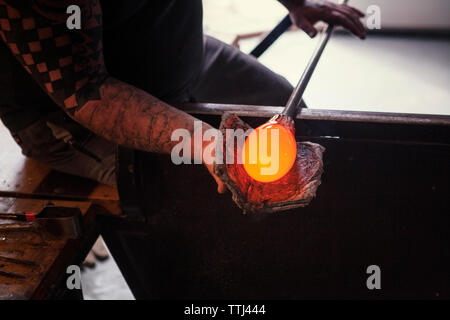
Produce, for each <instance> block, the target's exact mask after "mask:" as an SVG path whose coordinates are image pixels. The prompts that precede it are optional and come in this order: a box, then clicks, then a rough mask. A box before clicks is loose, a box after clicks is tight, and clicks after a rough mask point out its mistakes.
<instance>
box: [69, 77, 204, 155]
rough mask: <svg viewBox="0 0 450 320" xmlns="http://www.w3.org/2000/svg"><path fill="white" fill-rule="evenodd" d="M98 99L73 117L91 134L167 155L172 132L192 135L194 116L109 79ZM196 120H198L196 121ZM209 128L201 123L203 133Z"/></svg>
mask: <svg viewBox="0 0 450 320" xmlns="http://www.w3.org/2000/svg"><path fill="white" fill-rule="evenodd" d="M100 97H101V99H100V100H93V101H90V102H88V103H86V105H85V106H83V108H81V109H79V110H78V111H76V112H75V114H74V117H75V119H77V120H78V121H80V122H81V123H84V124H85V125H86V126H87V127H88V128H89V129H91V130H92V131H94V132H95V133H97V134H99V135H101V136H103V137H105V138H107V139H109V140H111V141H114V142H116V143H118V144H120V145H124V146H128V147H130V148H135V149H141V150H146V151H151V152H161V153H170V152H171V150H172V147H173V146H174V145H175V144H177V143H178V142H177V141H175V142H174V141H171V134H172V132H173V130H175V129H178V128H185V129H187V130H188V131H190V132H191V133H193V132H194V121H195V120H197V119H195V118H194V117H192V116H190V115H188V114H186V113H184V112H182V111H180V110H177V109H175V108H173V107H171V106H169V105H167V104H165V103H163V102H161V101H160V100H158V99H156V98H154V97H152V96H151V95H149V94H147V93H146V92H144V91H142V90H139V89H137V88H135V87H133V86H130V85H128V84H126V83H123V82H121V81H118V80H116V79H113V78H109V79H107V80H106V81H105V82H104V83H103V84H102V86H101V87H100ZM197 121H198V120H197ZM208 128H211V127H210V126H209V125H207V124H205V123H204V124H203V130H206V129H208Z"/></svg>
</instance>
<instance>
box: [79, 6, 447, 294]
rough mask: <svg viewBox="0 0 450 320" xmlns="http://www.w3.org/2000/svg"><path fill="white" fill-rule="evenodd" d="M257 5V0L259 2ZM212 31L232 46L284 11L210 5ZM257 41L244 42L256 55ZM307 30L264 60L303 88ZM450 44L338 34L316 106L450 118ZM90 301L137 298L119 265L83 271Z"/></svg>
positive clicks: (311, 100)
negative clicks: (300, 82) (238, 37)
mask: <svg viewBox="0 0 450 320" xmlns="http://www.w3.org/2000/svg"><path fill="white" fill-rule="evenodd" d="M252 1H254V0H252ZM204 3H205V30H206V31H207V32H208V33H210V34H212V35H214V36H216V37H218V38H219V39H222V40H224V41H226V42H230V41H231V40H232V39H233V38H234V36H235V35H236V34H238V33H247V32H253V31H257V30H268V29H270V28H271V27H272V26H273V25H274V24H275V23H276V22H277V21H278V20H279V19H280V18H281V17H283V16H284V14H285V13H284V11H283V9H282V8H281V7H280V6H278V5H273V6H272V5H271V6H270V7H267V6H268V5H267V1H266V0H264V1H263V2H261V3H260V5H261V6H263V7H264V8H266V10H261V12H263V13H264V14H262V15H259V16H257V17H256V16H255V15H254V14H253V15H251V14H249V13H248V12H249V11H248V10H247V9H248V8H247V6H248V4H247V5H246V4H245V3H244V2H242V1H241V2H237V1H235V0H226V1H225V0H221V1H218V0H208V1H205V2H204ZM257 42H258V40H257V39H253V40H246V41H243V42H241V50H243V51H244V52H249V51H250V50H251V49H252V48H253V47H254V45H255V44H256V43H257ZM316 43H317V42H316V40H311V39H309V38H308V37H307V36H306V35H304V34H303V33H302V32H290V33H288V34H285V35H283V36H282V37H281V38H280V39H279V40H278V41H277V42H276V44H275V45H274V46H272V47H271V48H270V49H269V50H268V51H267V52H266V53H265V54H264V55H263V56H262V57H261V58H260V61H261V62H262V63H264V64H265V65H267V66H268V67H270V68H271V69H272V70H274V71H276V72H278V73H280V74H282V75H283V76H285V77H286V78H287V79H288V80H289V81H290V82H291V83H292V84H293V85H295V84H296V83H297V81H298V79H299V77H300V75H301V73H302V71H303V69H304V68H305V66H306V64H307V61H308V59H309V57H310V55H311V53H312V50H313V48H314V46H315V44H316ZM449 84H450V39H440V40H433V39H417V38H395V37H381V36H374V37H369V38H368V39H367V40H365V41H360V40H358V39H356V38H353V37H351V36H348V35H344V34H336V35H335V36H334V37H333V39H332V40H331V41H330V43H329V45H328V47H327V48H326V51H325V53H324V55H323V57H322V59H321V61H320V64H319V66H318V68H317V70H316V72H315V73H314V76H313V78H312V80H311V82H310V85H309V86H308V89H307V91H306V93H305V100H306V102H307V103H308V105H309V107H310V108H321V109H341V110H361V111H364V110H365V111H384V112H406V113H426V114H445V115H450V90H449ZM82 276H83V289H84V294H85V298H86V299H132V298H133V296H132V294H131V292H130V291H129V289H128V287H127V285H126V283H125V281H124V279H123V277H122V276H121V274H120V272H119V270H118V268H117V266H116V264H115V263H114V261H113V259H109V260H107V261H105V262H99V263H97V266H96V268H95V269H86V270H85V271H84V272H83V275H82Z"/></svg>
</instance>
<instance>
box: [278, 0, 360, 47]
mask: <svg viewBox="0 0 450 320" xmlns="http://www.w3.org/2000/svg"><path fill="white" fill-rule="evenodd" d="M285 5H286V7H287V8H288V10H289V14H290V16H291V19H292V22H293V23H294V24H295V25H296V26H297V27H299V28H300V29H302V30H303V31H305V32H306V33H307V34H308V35H309V36H310V37H311V38H313V37H315V36H316V34H317V29H316V28H314V24H315V23H316V22H318V21H324V22H326V23H329V24H334V25H340V26H343V27H344V28H345V29H347V30H349V31H350V32H351V33H353V34H354V35H355V36H357V37H359V38H361V39H365V37H366V29H365V27H364V25H363V24H362V23H361V18H362V17H364V13H362V12H361V11H359V10H358V9H355V8H353V7H350V6H348V5H346V4H335V3H332V2H329V1H309V0H305V1H297V2H295V1H294V2H292V4H291V2H285Z"/></svg>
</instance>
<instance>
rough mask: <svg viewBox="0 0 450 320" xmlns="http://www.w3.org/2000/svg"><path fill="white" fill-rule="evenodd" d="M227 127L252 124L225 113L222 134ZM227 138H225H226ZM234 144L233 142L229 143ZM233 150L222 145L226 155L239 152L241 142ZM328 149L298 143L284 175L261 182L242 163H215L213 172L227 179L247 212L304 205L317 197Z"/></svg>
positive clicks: (313, 144) (285, 208)
mask: <svg viewBox="0 0 450 320" xmlns="http://www.w3.org/2000/svg"><path fill="white" fill-rule="evenodd" d="M226 129H243V130H244V131H246V130H248V129H251V127H250V126H249V125H248V124H246V123H245V122H243V121H242V120H241V119H240V118H239V117H237V116H236V115H235V114H230V113H224V115H223V116H222V122H221V124H220V131H221V132H222V134H223V137H227V135H226ZM225 139H226V138H225ZM230 145H231V144H230ZM233 145H234V146H236V147H234V148H233V149H231V150H228V149H226V147H227V144H226V142H224V144H223V155H224V157H226V155H227V154H229V155H230V154H231V155H233V156H234V159H237V156H236V155H237V154H239V150H238V146H237V145H238V144H237V143H234V144H233ZM324 151H325V148H324V147H322V146H320V145H319V144H315V143H311V142H297V160H296V162H295V164H294V166H293V167H292V169H291V170H290V171H289V173H288V174H287V175H286V176H284V177H283V178H281V179H279V180H277V181H274V182H270V183H262V182H258V181H256V180H254V179H252V178H251V177H250V176H249V175H248V174H247V173H246V172H245V170H244V166H243V165H242V164H226V162H225V161H224V163H225V164H215V165H214V172H215V173H216V174H217V176H218V177H219V178H220V179H221V180H222V181H224V182H225V184H226V185H227V187H228V189H229V190H230V191H231V193H232V194H233V200H234V201H235V202H236V204H237V205H238V206H239V207H240V208H241V209H242V210H243V212H244V213H257V212H275V211H283V210H288V209H293V208H297V207H304V206H306V205H308V204H309V203H310V202H311V200H312V199H313V198H314V197H315V195H316V191H317V188H318V187H319V185H320V177H321V174H322V172H323V163H322V155H323V152H324Z"/></svg>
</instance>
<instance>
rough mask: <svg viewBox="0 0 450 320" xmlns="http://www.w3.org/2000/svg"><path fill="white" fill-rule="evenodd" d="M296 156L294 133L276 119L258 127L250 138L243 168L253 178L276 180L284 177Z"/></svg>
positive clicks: (246, 142)
mask: <svg viewBox="0 0 450 320" xmlns="http://www.w3.org/2000/svg"><path fill="white" fill-rule="evenodd" d="M296 158H297V143H296V142H295V137H294V135H293V133H292V132H291V131H290V130H289V129H288V128H286V127H285V126H283V125H281V124H280V123H276V122H268V123H266V124H263V125H262V126H259V127H258V128H256V129H255V130H253V131H252V133H251V134H250V135H249V136H248V137H247V139H246V140H245V144H244V150H243V153H242V160H243V164H244V169H245V171H246V172H247V174H248V175H249V176H250V177H252V178H253V179H255V180H257V181H260V182H273V181H276V180H278V179H281V178H282V177H284V176H285V175H286V174H287V173H288V172H289V170H291V168H292V166H293V165H294V162H295V159H296Z"/></svg>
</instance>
